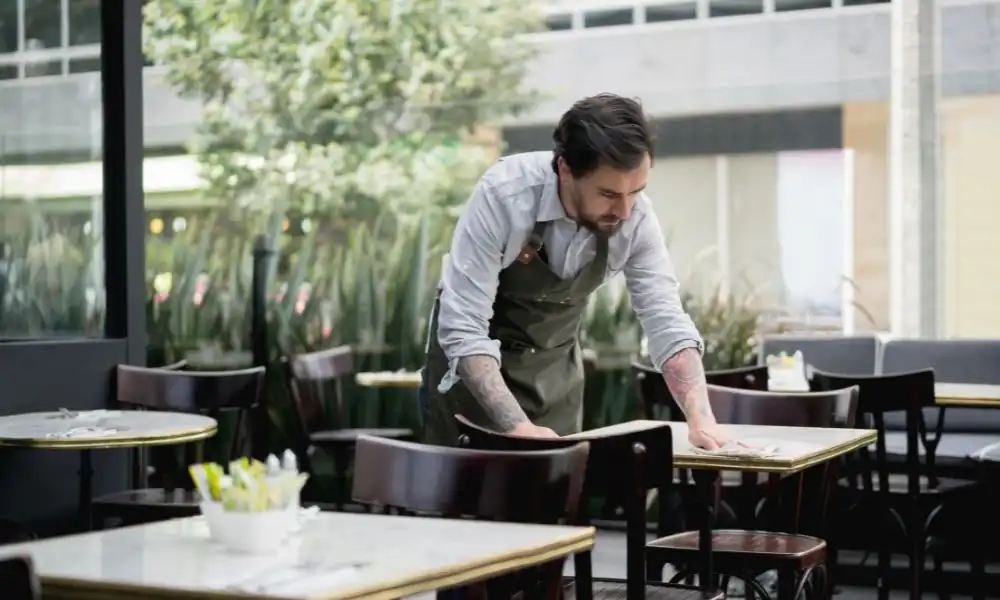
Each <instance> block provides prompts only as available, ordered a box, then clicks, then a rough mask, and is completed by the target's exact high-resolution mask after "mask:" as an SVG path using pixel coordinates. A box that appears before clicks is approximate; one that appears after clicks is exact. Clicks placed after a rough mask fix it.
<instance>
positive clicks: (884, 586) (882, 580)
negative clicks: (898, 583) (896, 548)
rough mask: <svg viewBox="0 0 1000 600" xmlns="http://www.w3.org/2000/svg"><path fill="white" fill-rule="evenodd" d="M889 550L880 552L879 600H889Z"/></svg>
mask: <svg viewBox="0 0 1000 600" xmlns="http://www.w3.org/2000/svg"><path fill="white" fill-rule="evenodd" d="M891 556H892V555H891V554H890V553H889V551H888V550H879V551H878V600H889V575H890V562H889V560H890V558H891Z"/></svg>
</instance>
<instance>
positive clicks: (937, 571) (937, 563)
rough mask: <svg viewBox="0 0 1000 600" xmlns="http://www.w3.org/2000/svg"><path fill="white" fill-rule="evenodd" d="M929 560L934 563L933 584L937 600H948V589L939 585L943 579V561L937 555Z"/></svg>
mask: <svg viewBox="0 0 1000 600" xmlns="http://www.w3.org/2000/svg"><path fill="white" fill-rule="evenodd" d="M931 560H932V562H933V563H934V583H935V585H936V586H937V595H938V598H939V600H950V598H951V594H949V593H948V588H946V587H945V586H943V585H941V580H942V579H944V561H943V560H941V557H940V556H937V555H934V556H932V557H931Z"/></svg>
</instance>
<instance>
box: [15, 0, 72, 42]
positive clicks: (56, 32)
mask: <svg viewBox="0 0 1000 600" xmlns="http://www.w3.org/2000/svg"><path fill="white" fill-rule="evenodd" d="M62 45H63V44H62V8H61V0H24V47H25V49H27V50H41V49H44V48H59V47H61V46H62Z"/></svg>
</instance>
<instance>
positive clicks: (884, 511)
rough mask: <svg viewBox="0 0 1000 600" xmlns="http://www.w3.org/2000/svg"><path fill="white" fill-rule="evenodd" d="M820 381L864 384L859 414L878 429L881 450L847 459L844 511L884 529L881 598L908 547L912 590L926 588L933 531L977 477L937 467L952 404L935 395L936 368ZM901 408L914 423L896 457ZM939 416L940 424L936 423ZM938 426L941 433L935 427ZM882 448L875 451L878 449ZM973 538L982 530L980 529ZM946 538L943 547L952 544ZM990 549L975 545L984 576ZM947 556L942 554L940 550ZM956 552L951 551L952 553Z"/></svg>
mask: <svg viewBox="0 0 1000 600" xmlns="http://www.w3.org/2000/svg"><path fill="white" fill-rule="evenodd" d="M811 385H812V387H813V388H814V389H819V390H835V389H841V388H844V387H848V386H857V388H858V389H859V390H860V392H859V396H858V418H859V420H860V421H861V422H862V423H863V426H865V427H868V428H871V429H875V430H876V431H878V440H877V441H876V443H875V448H874V453H873V452H872V451H871V449H869V448H863V449H861V450H859V451H858V452H856V453H855V454H854V455H853V456H852V457H850V460H849V461H848V462H847V464H846V471H847V472H846V473H845V475H846V477H845V478H843V479H842V480H841V486H842V487H843V488H844V491H845V492H846V494H845V495H846V497H847V502H848V506H849V508H848V510H847V512H846V513H845V514H843V515H840V516H841V517H842V518H848V517H852V520H854V521H856V522H860V523H863V524H865V527H864V529H865V530H866V531H873V530H876V531H879V532H880V533H879V539H880V541H881V543H880V544H879V548H878V551H877V553H876V554H877V557H878V570H879V574H880V576H879V581H880V582H881V585H880V586H879V588H878V594H879V598H880V599H881V600H885V599H886V598H888V597H889V580H890V579H891V578H890V577H889V572H890V570H891V564H890V560H891V555H892V554H895V553H901V554H905V555H906V556H907V557H908V558H909V560H910V565H911V567H910V571H911V581H910V586H911V587H910V589H911V590H912V591H913V592H914V593H919V591H920V590H921V573H922V572H923V566H924V561H925V559H926V556H927V554H928V553H930V554H931V555H932V556H934V550H935V549H937V547H936V546H938V545H937V544H935V543H934V542H935V541H936V540H935V539H934V538H933V537H932V536H931V535H929V534H930V533H931V532H932V531H933V529H934V524H935V523H934V522H935V519H936V518H937V517H938V516H939V515H941V514H942V512H941V509H942V508H943V506H944V501H945V499H946V498H947V495H948V494H952V493H956V492H958V491H959V490H962V489H970V488H971V487H972V486H973V485H974V482H970V481H962V480H957V479H942V478H939V477H938V476H937V473H936V469H935V453H936V450H937V446H938V442H939V441H940V440H941V435H942V431H943V428H944V410H945V409H944V407H939V406H937V405H936V403H935V398H934V370H933V369H924V370H921V371H914V372H911V373H897V374H892V375H871V376H856V375H837V374H832V373H824V372H822V371H817V370H814V371H813V376H812V383H811ZM897 415H901V416H902V417H903V420H904V423H905V429H906V452H905V455H904V456H896V457H893V456H891V455H890V453H889V452H888V451H887V449H886V433H887V430H886V421H887V419H888V418H890V417H892V416H897ZM931 419H935V422H933V424H931V423H929V422H928V421H930V420H931ZM931 431H933V435H932V434H931ZM873 454H874V455H873ZM972 537H973V538H974V537H975V536H972ZM945 539H947V536H944V537H942V538H939V540H940V545H939V547H940V549H941V551H942V552H943V551H944V550H945V549H946V544H944V543H943V542H944V540H945ZM983 556H984V555H983V553H980V552H975V551H973V552H970V553H966V556H965V557H964V558H965V559H966V560H968V561H969V562H970V566H971V570H972V573H973V576H974V577H977V578H979V579H981V578H982V577H983V576H984V570H985V564H984V563H983ZM937 558H938V559H940V558H941V553H939V554H938V555H937ZM949 558H951V557H949Z"/></svg>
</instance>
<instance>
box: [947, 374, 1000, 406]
mask: <svg viewBox="0 0 1000 600" xmlns="http://www.w3.org/2000/svg"><path fill="white" fill-rule="evenodd" d="M934 397H935V401H936V403H937V404H938V406H963V407H968V408H1000V385H989V384H982V383H947V382H943V381H942V382H939V383H935V384H934Z"/></svg>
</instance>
